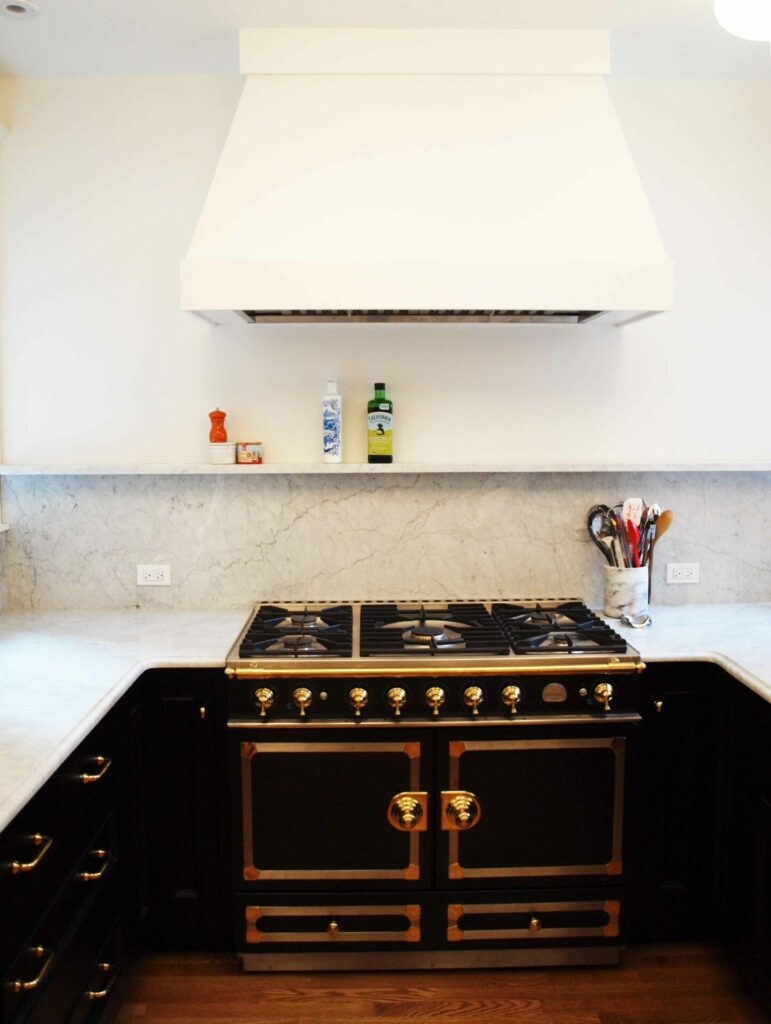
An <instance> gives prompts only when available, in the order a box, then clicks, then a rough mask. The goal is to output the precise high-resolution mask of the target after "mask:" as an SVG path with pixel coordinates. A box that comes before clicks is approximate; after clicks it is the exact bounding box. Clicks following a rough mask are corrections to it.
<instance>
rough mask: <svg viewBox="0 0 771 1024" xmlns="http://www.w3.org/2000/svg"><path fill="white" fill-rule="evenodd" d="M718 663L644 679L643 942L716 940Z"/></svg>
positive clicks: (659, 668)
mask: <svg viewBox="0 0 771 1024" xmlns="http://www.w3.org/2000/svg"><path fill="white" fill-rule="evenodd" d="M732 683H733V680H731V679H730V678H729V677H728V676H726V675H725V673H724V672H723V671H722V670H721V669H719V668H717V667H716V666H714V665H710V664H706V663H705V664H680V663H671V664H665V663H661V664H652V665H649V666H648V668H647V670H646V672H645V673H644V676H643V680H642V708H641V710H642V714H643V725H642V729H641V749H640V762H639V772H638V793H639V805H640V814H639V843H638V860H637V865H636V871H635V875H636V884H635V895H634V905H633V915H632V932H633V936H634V939H635V940H636V941H640V942H653V941H659V942H660V941H668V940H681V941H683V940H687V939H695V938H704V937H708V936H709V935H711V934H713V933H714V924H715V922H714V912H713V909H712V906H711V895H710V893H711V886H712V872H713V867H712V864H713V853H714V848H715V806H716V802H717V800H718V791H719V772H718V746H719V744H718V726H719V722H720V721H721V716H720V711H719V709H720V699H719V698H720V695H721V692H722V691H723V690H724V689H725V688H727V687H730V686H731V684H732Z"/></svg>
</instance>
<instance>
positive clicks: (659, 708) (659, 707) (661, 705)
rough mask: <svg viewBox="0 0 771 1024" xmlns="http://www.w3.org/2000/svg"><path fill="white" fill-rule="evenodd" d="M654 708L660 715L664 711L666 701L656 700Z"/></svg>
mask: <svg viewBox="0 0 771 1024" xmlns="http://www.w3.org/2000/svg"><path fill="white" fill-rule="evenodd" d="M653 706H654V708H655V709H656V714H657V715H660V714H661V712H662V711H663V710H664V701H663V700H654V702H653Z"/></svg>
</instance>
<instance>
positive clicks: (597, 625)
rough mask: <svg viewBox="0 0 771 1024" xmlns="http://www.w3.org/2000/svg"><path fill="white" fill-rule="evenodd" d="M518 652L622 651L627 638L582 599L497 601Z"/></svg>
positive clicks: (496, 609) (498, 616)
mask: <svg viewBox="0 0 771 1024" xmlns="http://www.w3.org/2000/svg"><path fill="white" fill-rule="evenodd" d="M493 616H494V618H495V619H496V621H497V622H498V623H500V625H501V627H502V628H503V631H504V632H505V634H506V636H507V637H508V639H509V641H510V643H511V647H512V650H513V651H514V653H515V654H544V655H546V654H555V653H557V654H572V655H575V654H587V653H589V654H593V653H595V654H600V653H602V654H623V653H624V652H625V651H626V641H625V640H624V639H622V637H620V636H619V635H618V634H617V633H615V632H614V631H613V630H612V629H611V628H610V626H609V625H608V624H607V623H606V622H604V621H603V620H602V619H601V618H599V617H598V616H597V615H595V614H594V613H593V612H592V611H590V610H589V608H587V607H586V605H584V604H582V603H581V602H580V601H563V602H556V601H555V602H533V604H532V605H526V604H495V605H493Z"/></svg>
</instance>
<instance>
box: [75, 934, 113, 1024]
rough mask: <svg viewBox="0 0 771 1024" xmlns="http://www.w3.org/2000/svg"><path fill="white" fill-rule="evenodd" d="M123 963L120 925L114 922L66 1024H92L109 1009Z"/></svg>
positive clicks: (100, 1019) (101, 1018)
mask: <svg viewBox="0 0 771 1024" xmlns="http://www.w3.org/2000/svg"><path fill="white" fill-rule="evenodd" d="M122 960H123V953H122V945H121V933H120V924H119V922H117V921H115V922H114V923H113V926H112V928H111V929H110V932H109V934H108V936H107V938H106V939H105V941H104V942H103V943H102V946H101V948H100V950H99V953H98V954H97V957H96V960H95V961H94V963H93V964H92V966H91V970H90V972H89V974H88V980H87V981H86V984H85V987H84V988H83V990H82V992H81V995H80V998H79V999H78V1002H77V1003H76V1004H75V1008H74V1009H73V1011H72V1013H71V1015H70V1016H69V1017H68V1018H67V1024H96V1022H97V1021H103V1020H106V1018H107V1016H108V1014H109V1012H110V1011H111V1010H112V1009H113V993H114V991H115V987H116V984H117V981H118V978H119V977H120V972H121V966H122Z"/></svg>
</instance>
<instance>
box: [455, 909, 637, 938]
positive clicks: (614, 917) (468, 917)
mask: <svg viewBox="0 0 771 1024" xmlns="http://www.w3.org/2000/svg"><path fill="white" fill-rule="evenodd" d="M620 916H621V901H620V900H618V899H607V900H585V899H581V900H572V901H567V900H566V901H564V902H563V901H555V900H550V901H548V902H541V901H538V900H523V901H521V902H515V903H472V902H469V903H451V904H449V906H448V907H447V941H448V942H489V941H500V940H507V941H511V940H516V941H522V942H543V941H545V940H550V939H614V940H616V941H618V940H619V936H620Z"/></svg>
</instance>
